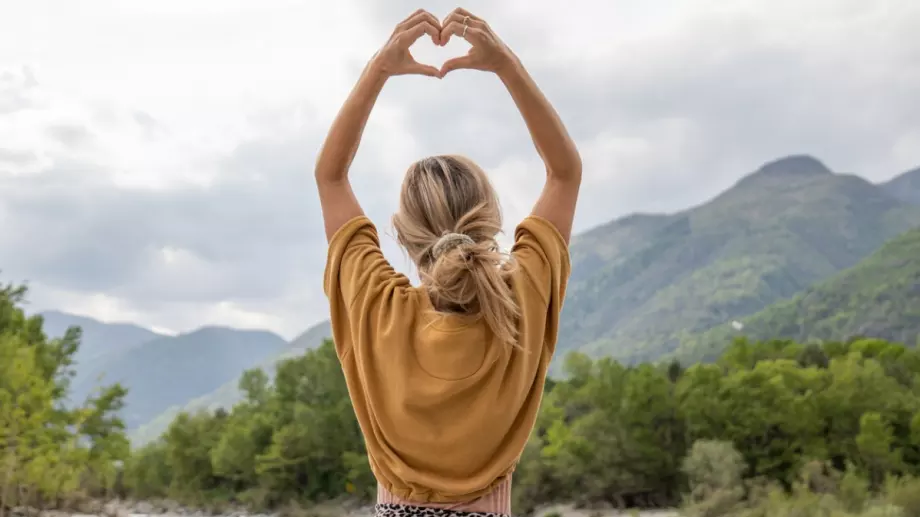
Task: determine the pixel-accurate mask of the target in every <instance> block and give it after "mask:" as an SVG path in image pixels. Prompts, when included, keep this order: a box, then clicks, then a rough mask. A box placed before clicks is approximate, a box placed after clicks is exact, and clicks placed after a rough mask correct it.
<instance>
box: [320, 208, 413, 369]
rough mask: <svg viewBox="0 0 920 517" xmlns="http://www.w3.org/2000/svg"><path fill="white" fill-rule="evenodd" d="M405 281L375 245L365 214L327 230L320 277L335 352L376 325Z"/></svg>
mask: <svg viewBox="0 0 920 517" xmlns="http://www.w3.org/2000/svg"><path fill="white" fill-rule="evenodd" d="M408 287H410V282H409V279H408V278H407V277H406V276H405V275H403V274H400V273H398V272H396V271H395V270H394V269H393V267H392V266H391V265H390V263H389V262H388V261H387V259H386V258H385V257H384V256H383V252H382V251H381V249H380V238H379V237H378V235H377V229H376V227H375V226H374V224H373V223H372V222H371V221H370V219H368V218H367V217H365V216H358V217H355V218H354V219H351V220H350V221H348V222H347V223H345V224H344V225H342V227H341V228H339V230H338V231H336V233H335V235H333V236H332V239H331V240H330V241H329V253H328V256H327V259H326V271H325V274H324V277H323V290H324V291H325V293H326V296H327V297H328V298H329V306H330V319H331V323H332V333H333V338H334V339H335V347H336V352H337V353H338V354H339V357H342V356H343V355H344V354H346V353H348V352H349V351H350V350H351V348H352V346H353V344H354V339H355V338H356V337H357V335H358V334H360V333H361V332H362V331H363V330H364V329H367V328H369V327H373V326H376V325H380V324H381V323H382V321H381V318H384V319H385V318H386V316H387V314H388V312H389V309H390V308H391V306H392V304H393V302H394V301H397V300H399V299H401V298H402V297H403V295H404V293H405V290H406V289H407V288H408Z"/></svg>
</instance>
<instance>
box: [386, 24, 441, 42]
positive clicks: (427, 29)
mask: <svg viewBox="0 0 920 517" xmlns="http://www.w3.org/2000/svg"><path fill="white" fill-rule="evenodd" d="M422 34H428V35H429V36H431V40H432V41H434V44H435V45H438V44H439V43H438V42H439V41H441V33H440V32H439V31H438V29H437V27H435V26H434V25H432V24H431V23H429V22H427V21H424V22H420V23H418V24H417V25H416V26H415V27H412V28H410V29H408V30H406V31H404V32H403V33H402V34H398V35H397V36H396V41H397V42H398V43H399V44H400V45H401V46H402V47H403V48H409V47H411V46H412V44H413V43H415V42H416V41H418V39H419V38H421V37H422Z"/></svg>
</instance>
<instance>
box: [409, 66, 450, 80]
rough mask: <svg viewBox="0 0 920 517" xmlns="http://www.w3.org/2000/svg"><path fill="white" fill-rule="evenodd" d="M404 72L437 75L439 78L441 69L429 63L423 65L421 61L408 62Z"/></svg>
mask: <svg viewBox="0 0 920 517" xmlns="http://www.w3.org/2000/svg"><path fill="white" fill-rule="evenodd" d="M406 73H409V74H416V75H427V76H429V77H437V78H439V79H440V77H441V71H440V70H438V69H437V68H435V67H433V66H431V65H423V64H421V63H410V64H409V65H408V66H406Z"/></svg>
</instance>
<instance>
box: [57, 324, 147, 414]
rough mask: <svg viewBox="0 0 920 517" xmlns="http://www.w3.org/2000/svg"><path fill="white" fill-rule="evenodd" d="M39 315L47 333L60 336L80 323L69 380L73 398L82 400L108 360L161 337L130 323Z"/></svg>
mask: <svg viewBox="0 0 920 517" xmlns="http://www.w3.org/2000/svg"><path fill="white" fill-rule="evenodd" d="M40 315H41V317H42V320H43V328H44V331H45V334H47V335H48V336H49V337H61V336H63V335H64V333H65V332H66V331H67V329H68V328H70V327H80V329H81V331H82V338H81V340H80V348H79V349H78V350H77V353H76V355H75V357H74V359H75V360H76V364H75V365H74V369H75V371H76V375H75V376H74V378H73V379H72V380H71V394H70V400H71V401H72V402H81V401H83V400H84V399H85V398H86V397H87V396H88V395H90V394H91V392H92V390H93V389H94V388H96V387H98V386H99V385H100V384H99V381H98V380H97V378H98V376H99V375H101V374H102V373H103V372H104V371H105V370H106V368H107V365H108V364H109V362H111V361H113V360H114V359H115V358H117V357H119V356H120V355H122V354H124V353H126V352H128V351H129V350H131V349H133V348H135V347H137V346H139V345H141V344H143V343H146V342H148V341H152V340H154V339H158V338H161V337H164V336H162V335H161V334H157V333H156V332H153V331H152V330H148V329H145V328H143V327H140V326H138V325H134V324H131V323H103V322H101V321H98V320H95V319H92V318H87V317H85V316H77V315H75V314H68V313H64V312H59V311H45V312H42V313H40Z"/></svg>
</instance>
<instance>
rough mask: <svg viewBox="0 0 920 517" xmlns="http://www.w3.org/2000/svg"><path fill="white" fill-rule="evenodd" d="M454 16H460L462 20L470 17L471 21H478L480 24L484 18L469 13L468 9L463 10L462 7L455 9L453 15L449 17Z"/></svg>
mask: <svg viewBox="0 0 920 517" xmlns="http://www.w3.org/2000/svg"><path fill="white" fill-rule="evenodd" d="M454 14H459V15H460V18H461V19H462V18H463V17H464V16H469V17H470V20H476V21H478V22H481V21H483V19H482V18H480V17H478V16H476V15H475V14H473V13H471V12H469V11H467V10H466V9H464V8H462V7H458V8H456V9H454V10H453V11H451V13H450V14H449V15H448V16H451V15H454Z"/></svg>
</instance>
